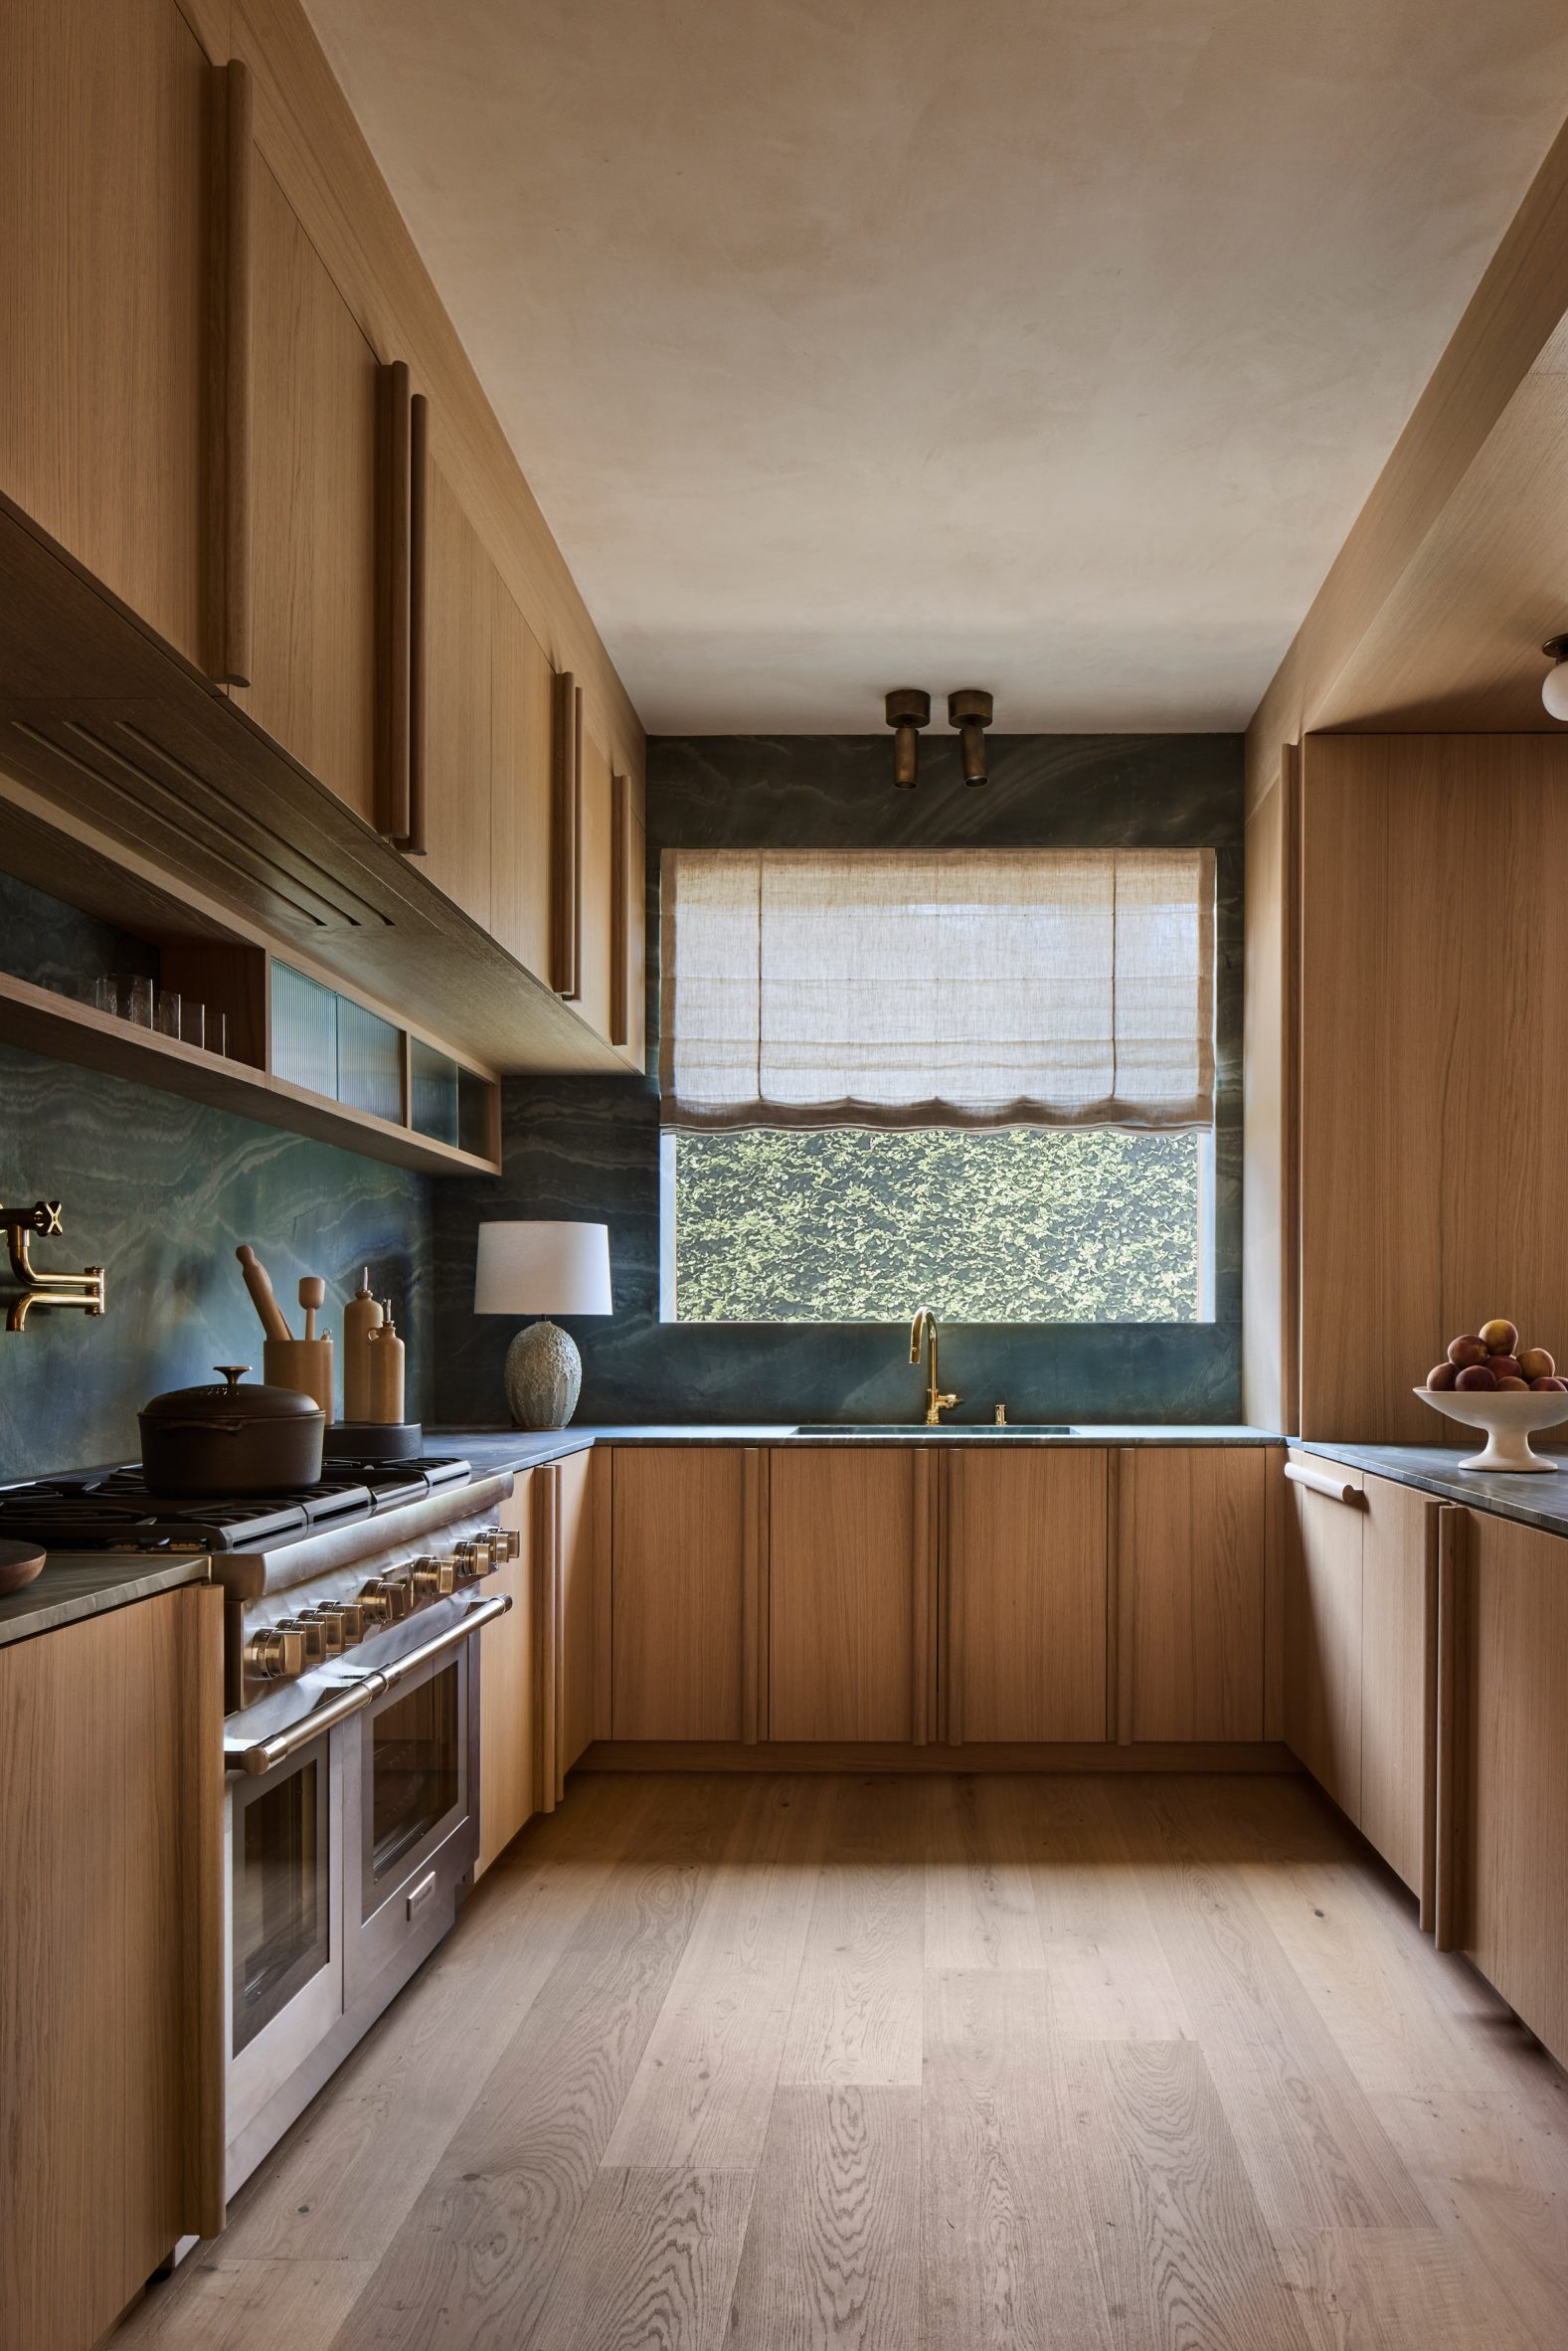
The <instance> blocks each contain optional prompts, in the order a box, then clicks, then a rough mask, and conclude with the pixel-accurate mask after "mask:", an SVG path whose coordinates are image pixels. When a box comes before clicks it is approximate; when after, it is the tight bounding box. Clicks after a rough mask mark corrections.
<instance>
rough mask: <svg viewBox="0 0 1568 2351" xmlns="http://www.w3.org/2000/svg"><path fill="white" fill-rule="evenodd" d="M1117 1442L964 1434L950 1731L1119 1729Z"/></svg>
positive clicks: (955, 1507) (948, 1669)
mask: <svg viewBox="0 0 1568 2351" xmlns="http://www.w3.org/2000/svg"><path fill="white" fill-rule="evenodd" d="M1109 1462H1110V1456H1109V1455H1108V1454H1106V1453H1104V1452H1099V1451H1094V1450H1091V1449H1089V1448H1087V1447H1063V1448H1062V1449H1061V1450H1060V1451H1049V1450H1047V1449H1046V1448H1044V1447H1041V1446H1034V1445H1029V1446H1017V1447H1008V1449H1007V1450H1006V1451H1002V1450H1001V1449H1000V1448H994V1447H993V1448H991V1449H990V1450H986V1449H985V1448H984V1447H981V1446H967V1445H956V1446H955V1447H954V1448H953V1449H952V1451H951V1452H949V1453H948V1454H947V1456H946V1459H945V1461H944V1463H943V1469H944V1472H945V1475H946V1478H947V1510H946V1521H947V1526H946V1534H947V1540H946V1544H945V1586H946V1589H945V1595H944V1598H945V1606H944V1611H943V1614H944V1631H945V1649H946V1655H945V1660H944V1665H943V1672H942V1686H943V1695H944V1702H945V1711H946V1729H947V1737H948V1740H949V1743H950V1744H952V1745H955V1746H958V1745H961V1744H963V1743H964V1742H966V1741H984V1740H994V1739H1025V1740H1027V1739H1048V1740H1049V1739H1068V1740H1072V1739H1091V1740H1093V1739H1103V1738H1104V1737H1105V1735H1106V1708H1107V1692H1106V1583H1107V1574H1106V1568H1107V1539H1106V1536H1107V1503H1108V1487H1109V1481H1108V1468H1109Z"/></svg>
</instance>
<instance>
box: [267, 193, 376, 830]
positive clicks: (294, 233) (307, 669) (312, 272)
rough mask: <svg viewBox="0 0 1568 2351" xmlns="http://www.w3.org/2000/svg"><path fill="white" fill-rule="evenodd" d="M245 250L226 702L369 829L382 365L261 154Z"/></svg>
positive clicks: (372, 815)
mask: <svg viewBox="0 0 1568 2351" xmlns="http://www.w3.org/2000/svg"><path fill="white" fill-rule="evenodd" d="M251 248H252V292H251V369H252V394H251V431H250V447H251V475H250V532H249V566H250V590H251V597H250V602H251V646H250V686H249V690H248V691H247V690H241V689H237V690H236V697H235V698H236V699H237V700H238V701H240V702H242V703H243V704H244V706H245V707H246V709H247V710H248V711H249V712H250V714H251V716H252V717H253V718H254V719H255V720H256V722H257V724H258V725H259V726H261V727H264V728H265V730H266V732H267V733H268V734H269V735H271V736H272V737H273V738H274V740H275V741H277V742H279V743H281V745H282V746H283V748H284V750H285V751H287V752H289V753H291V754H292V756H293V757H294V758H295V759H296V760H297V761H298V762H299V764H300V766H301V767H303V768H307V769H308V770H309V772H310V774H311V775H313V776H314V777H315V778H316V780H317V781H318V783H322V784H324V785H326V787H327V788H328V790H329V791H331V792H334V793H336V795H337V797H338V798H339V800H342V801H345V802H346V803H347V804H348V806H349V807H350V808H351V809H353V810H354V812H355V814H357V815H360V816H362V817H363V818H364V819H365V821H366V822H367V823H368V824H374V823H375V821H376V815H377V789H376V785H377V779H376V587H377V580H376V566H377V549H376V512H377V457H376V395H377V379H378V368H377V362H376V354H375V352H374V351H373V350H372V349H371V347H370V345H369V343H368V342H367V341H366V340H365V337H364V335H363V334H362V333H361V332H360V329H359V325H358V322H357V320H356V319H355V317H354V315H353V312H352V311H351V310H350V309H349V306H348V304H347V303H346V302H345V301H344V299H343V297H342V295H341V294H340V293H339V291H338V289H337V287H336V285H334V283H333V281H332V279H331V277H330V276H329V275H328V274H327V271H326V267H325V265H324V263H323V262H322V260H321V258H320V256H319V254H317V252H316V251H315V248H314V247H313V246H312V245H311V243H310V241H309V239H308V238H307V237H306V235H305V232H304V230H303V229H302V228H301V226H300V224H299V220H298V218H297V216H296V214H295V213H294V211H293V209H292V207H291V206H290V205H289V203H288V200H287V198H286V197H285V196H284V194H283V192H282V190H281V188H280V187H279V186H278V184H277V181H276V179H275V178H274V177H273V175H272V172H271V169H270V167H269V166H268V164H267V161H266V158H265V157H264V155H262V153H261V150H260V148H258V149H256V150H254V151H253V154H252V157H251Z"/></svg>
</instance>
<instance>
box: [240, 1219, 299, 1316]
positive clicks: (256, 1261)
mask: <svg viewBox="0 0 1568 2351" xmlns="http://www.w3.org/2000/svg"><path fill="white" fill-rule="evenodd" d="M235 1255H236V1256H237V1257H238V1258H239V1260H240V1263H241V1265H242V1267H243V1268H244V1270H245V1286H246V1288H247V1289H248V1290H249V1291H250V1293H251V1302H252V1304H253V1305H254V1306H255V1308H256V1311H257V1313H258V1314H259V1315H260V1316H261V1328H262V1330H263V1331H264V1332H265V1333H266V1336H267V1338H268V1339H278V1340H288V1339H292V1337H293V1333H292V1332H291V1331H290V1330H289V1328H288V1324H287V1322H286V1321H285V1320H284V1317H283V1310H282V1308H281V1307H280V1306H279V1305H278V1303H277V1300H276V1298H275V1297H274V1296H273V1294H272V1283H271V1277H270V1275H269V1274H268V1273H267V1270H266V1268H265V1266H264V1265H263V1264H262V1263H261V1259H260V1257H258V1255H257V1253H256V1251H255V1250H254V1249H253V1248H252V1246H251V1244H250V1242H249V1241H242V1242H241V1244H240V1246H239V1248H238V1249H236V1251H235Z"/></svg>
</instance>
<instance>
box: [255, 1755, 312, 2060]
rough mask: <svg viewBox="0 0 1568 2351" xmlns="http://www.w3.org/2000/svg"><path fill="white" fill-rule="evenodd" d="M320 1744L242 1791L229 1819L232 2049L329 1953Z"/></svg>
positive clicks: (290, 1996) (307, 1978)
mask: <svg viewBox="0 0 1568 2351" xmlns="http://www.w3.org/2000/svg"><path fill="white" fill-rule="evenodd" d="M327 1793H328V1791H327V1757H326V1749H325V1748H324V1747H322V1748H321V1749H319V1750H317V1751H316V1752H314V1753H312V1754H310V1755H309V1756H307V1757H304V1758H302V1759H301V1760H299V1761H298V1762H296V1763H294V1764H293V1765H291V1766H290V1768H289V1769H288V1770H287V1771H286V1772H284V1773H282V1774H281V1775H280V1776H279V1777H278V1778H276V1779H274V1780H271V1781H268V1782H266V1783H265V1784H263V1785H261V1786H259V1787H258V1788H257V1789H256V1792H255V1793H254V1794H252V1793H247V1794H246V1795H245V1796H244V1797H243V1798H242V1800H241V1801H240V1802H239V1803H238V1804H237V1806H236V1817H235V1823H234V1859H233V1870H234V1888H233V1921H234V1930H233V1931H234V1942H233V1948H234V2034H233V2043H234V2054H235V2056H237V2057H238V2055H239V2053H240V2051H241V2050H242V2049H245V2048H246V2047H247V2046H248V2045H249V2044H250V2043H251V2042H252V2041H254V2040H255V2039H256V2036H257V2035H258V2033H260V2032H261V2029H262V2028H263V2026H265V2025H268V2024H270V2023H271V2021H272V2019H273V2017H274V2016H276V2015H277V2014H278V2013H279V2012H280V2011H281V2010H282V2009H284V2008H286V2007H287V2005H288V2003H289V2001H290V2000H292V1999H293V1997H294V1995H295V1993H296V1992H298V1991H300V1990H302V1988H303V1987H304V1985H305V1984H307V1983H308V1982H309V1981H310V1979H311V1977H312V1976H314V1975H316V1974H318V1973H319V1972H320V1970H321V1969H322V1968H323V1967H325V1966H326V1965H327V1964H328V1962H329V1960H330V1958H331V1920H330V1908H331V1903H330V1889H329V1876H328V1839H329V1835H330V1830H329V1824H328V1814H327Z"/></svg>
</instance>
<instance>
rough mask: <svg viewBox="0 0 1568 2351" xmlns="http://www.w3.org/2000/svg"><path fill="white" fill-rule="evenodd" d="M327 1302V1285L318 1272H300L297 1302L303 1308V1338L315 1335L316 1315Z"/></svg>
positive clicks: (309, 1338)
mask: <svg viewBox="0 0 1568 2351" xmlns="http://www.w3.org/2000/svg"><path fill="white" fill-rule="evenodd" d="M326 1302H327V1286H326V1284H325V1282H324V1281H323V1280H322V1279H321V1276H320V1275H319V1274H301V1276H300V1278H299V1303H300V1305H301V1306H302V1307H303V1308H304V1310H305V1338H306V1339H307V1340H313V1339H314V1338H315V1335H316V1316H317V1314H318V1313H319V1312H320V1310H321V1308H322V1307H324V1306H325V1304H326Z"/></svg>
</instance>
